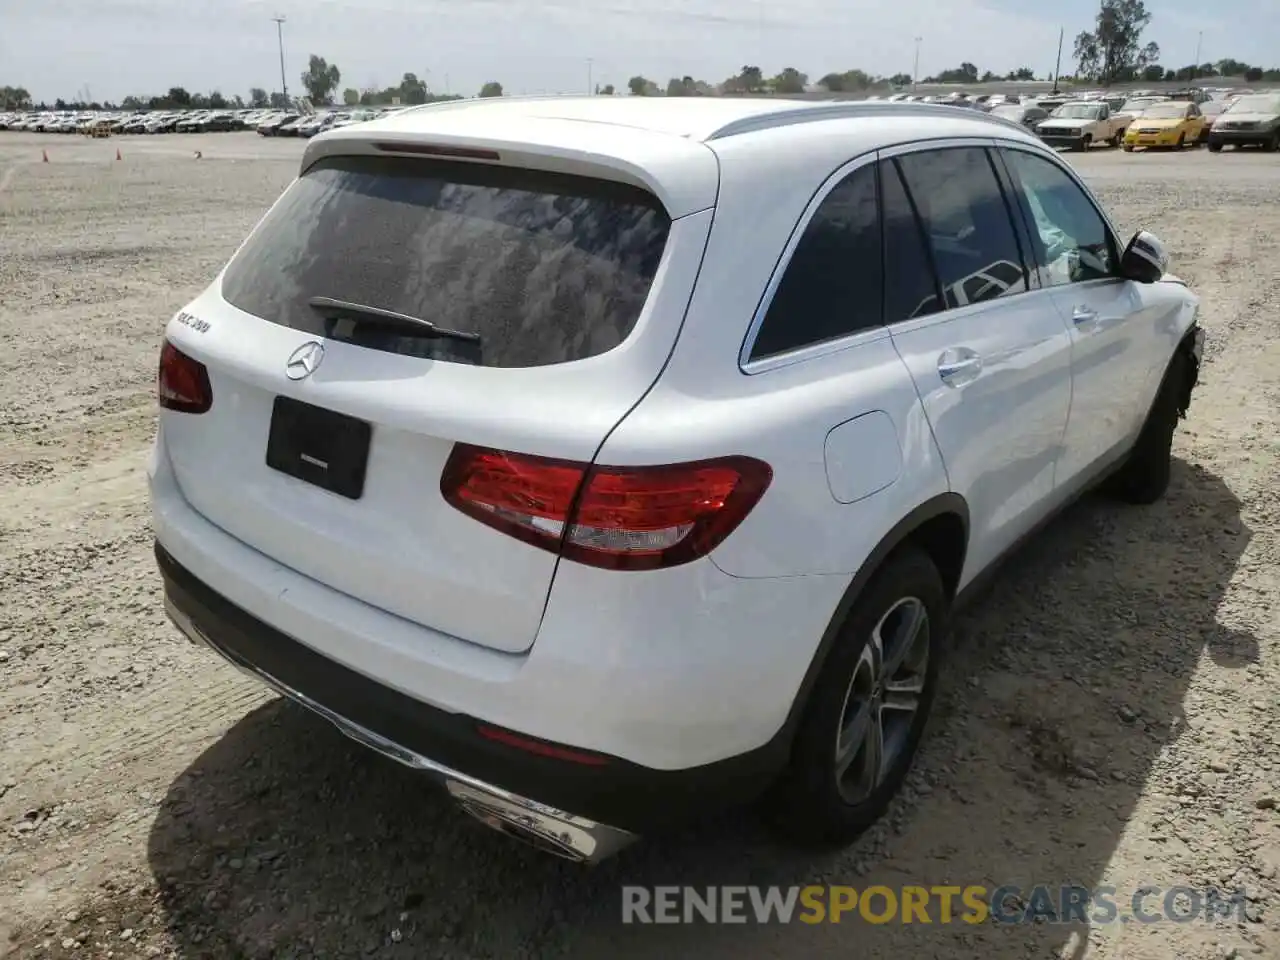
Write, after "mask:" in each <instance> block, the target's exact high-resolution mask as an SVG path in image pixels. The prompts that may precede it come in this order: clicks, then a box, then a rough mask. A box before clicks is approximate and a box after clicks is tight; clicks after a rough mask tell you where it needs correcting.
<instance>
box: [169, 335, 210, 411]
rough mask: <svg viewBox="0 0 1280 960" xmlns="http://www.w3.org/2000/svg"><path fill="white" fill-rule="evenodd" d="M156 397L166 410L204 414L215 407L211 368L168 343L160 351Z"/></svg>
mask: <svg viewBox="0 0 1280 960" xmlns="http://www.w3.org/2000/svg"><path fill="white" fill-rule="evenodd" d="M156 397H157V399H158V400H159V401H160V408H161V409H162V410H176V411H177V412H178V413H204V412H205V411H207V410H208V409H209V408H210V407H211V406H213V388H212V387H211V386H210V385H209V370H208V368H207V367H205V365H204V364H203V363H201V362H200V361H199V360H196V359H194V358H192V357H189V356H187V355H186V354H185V353H183V352H182V351H181V350H179V349H178V348H177V347H175V346H174V345H173V344H172V343H170V342H169V341H168V340H166V341H165V342H164V346H163V347H161V348H160V372H159V373H158V374H157V375H156Z"/></svg>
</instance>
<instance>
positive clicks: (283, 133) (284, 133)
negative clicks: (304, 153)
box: [276, 117, 311, 137]
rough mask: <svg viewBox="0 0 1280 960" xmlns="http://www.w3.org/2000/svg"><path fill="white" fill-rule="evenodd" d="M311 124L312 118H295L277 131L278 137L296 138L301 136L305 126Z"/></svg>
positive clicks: (283, 124)
mask: <svg viewBox="0 0 1280 960" xmlns="http://www.w3.org/2000/svg"><path fill="white" fill-rule="evenodd" d="M310 122H311V118H310V117H295V118H294V119H293V120H290V121H289V122H288V123H282V124H281V125H280V127H279V128H278V129H277V130H276V136H277V137H296V136H300V131H301V129H302V127H303V126H305V125H306V124H308V123H310Z"/></svg>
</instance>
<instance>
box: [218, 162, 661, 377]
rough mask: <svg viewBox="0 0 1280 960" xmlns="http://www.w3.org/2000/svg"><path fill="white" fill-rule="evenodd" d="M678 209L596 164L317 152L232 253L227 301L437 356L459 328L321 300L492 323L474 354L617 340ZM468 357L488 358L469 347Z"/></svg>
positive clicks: (524, 357) (541, 361)
mask: <svg viewBox="0 0 1280 960" xmlns="http://www.w3.org/2000/svg"><path fill="white" fill-rule="evenodd" d="M670 227H671V221H670V218H669V217H668V216H667V214H666V212H665V210H664V209H663V208H662V206H661V204H660V203H659V201H658V200H657V199H656V198H655V197H653V196H652V195H651V194H649V193H647V192H645V191H643V190H641V189H639V188H633V187H631V186H628V185H625V184H618V183H612V182H609V181H604V180H596V179H590V178H585V177H576V176H568V175H561V174H548V173H541V172H537V171H528V170H516V169H512V168H508V167H488V166H481V165H479V164H472V163H456V162H447V161H438V160H425V159H418V158H405V157H367V156H359V157H335V158H329V159H325V160H322V161H320V162H319V163H318V164H316V165H315V166H314V167H312V168H311V169H310V170H308V171H307V172H306V173H305V174H304V175H303V176H302V177H300V178H299V179H298V180H296V181H295V182H294V183H293V185H292V186H290V188H289V189H288V190H287V191H286V192H285V194H284V196H283V197H282V198H281V199H280V201H279V202H278V203H277V204H276V205H275V207H273V208H272V210H271V212H270V213H269V214H268V215H267V217H266V218H265V219H264V220H263V222H262V223H261V224H260V225H259V227H258V228H257V229H256V230H255V231H254V233H253V234H252V236H250V238H249V240H248V241H247V242H246V243H245V245H244V246H243V247H242V248H241V250H240V252H239V253H238V254H237V255H236V256H235V258H234V259H233V260H232V262H231V263H230V264H229V265H228V267H227V270H226V272H225V274H224V276H223V281H222V295H223V297H224V299H226V300H227V302H228V303H230V304H232V305H233V306H235V307H238V308H239V309H241V310H244V311H246V312H248V313H252V314H254V315H256V316H258V317H261V318H262V319H264V320H268V321H270V322H272V323H279V324H282V325H284V326H287V327H292V328H294V329H297V330H301V331H304V332H306V333H308V334H312V335H316V336H326V337H334V338H338V339H345V340H349V341H351V342H354V343H357V344H359V345H361V346H366V347H371V348H374V349H380V350H387V351H390V352H394V353H403V354H409V355H412V356H420V357H428V358H433V359H444V360H450V359H455V360H456V359H460V355H459V354H458V353H457V351H456V348H457V345H458V344H457V341H456V340H452V339H447V338H439V337H426V336H422V335H419V334H412V333H406V332H405V331H404V329H403V327H392V326H388V325H385V324H377V323H370V322H367V321H360V320H354V321H353V320H352V319H351V318H350V317H347V318H341V319H335V318H333V317H332V316H328V317H326V316H324V315H322V313H321V312H318V311H317V310H316V309H314V308H313V307H311V306H309V305H308V301H310V300H311V299H312V298H313V297H327V298H331V299H333V300H340V301H344V302H347V303H355V304H361V305H363V306H368V307H373V308H376V309H379V310H385V311H392V312H394V313H399V314H406V315H408V316H411V317H417V318H419V319H423V320H429V321H430V322H431V323H433V324H435V325H437V326H439V327H445V328H449V329H452V330H457V331H463V332H466V333H473V334H477V335H478V336H479V337H480V349H479V351H478V353H479V356H478V362H479V363H481V364H482V365H484V366H491V367H536V366H545V365H549V364H555V363H564V362H567V361H572V360H581V359H585V358H587V357H592V356H596V355H598V354H602V353H605V352H607V351H609V350H611V349H613V348H614V347H616V346H617V345H618V344H620V343H621V342H622V341H623V340H625V339H626V338H627V336H628V334H630V332H631V330H632V329H633V328H634V327H635V325H636V321H637V320H638V319H639V317H640V313H641V311H642V309H643V308H644V304H645V301H646V300H647V298H648V295H649V289H650V286H651V285H652V283H653V278H654V274H655V273H656V271H657V269H658V263H659V261H660V260H661V258H662V253H663V250H664V249H665V247H666V242H667V236H668V233H669V231H670ZM466 357H467V362H472V363H474V362H477V357H476V355H475V353H473V352H471V351H468V352H467V353H466Z"/></svg>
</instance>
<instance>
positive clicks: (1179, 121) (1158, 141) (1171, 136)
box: [1124, 100, 1205, 153]
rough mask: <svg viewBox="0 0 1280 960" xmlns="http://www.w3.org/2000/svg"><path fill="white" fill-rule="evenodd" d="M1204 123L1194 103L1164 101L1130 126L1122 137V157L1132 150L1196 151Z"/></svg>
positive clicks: (1144, 112)
mask: <svg viewBox="0 0 1280 960" xmlns="http://www.w3.org/2000/svg"><path fill="white" fill-rule="evenodd" d="M1204 128H1205V120H1204V116H1203V114H1201V113H1200V108H1199V107H1198V106H1196V103H1195V101H1194V100H1167V101H1165V102H1164V103H1153V104H1151V106H1149V107H1147V109H1145V110H1143V111H1142V114H1141V116H1139V117H1138V119H1136V120H1134V121H1133V122H1132V123H1131V124H1129V129H1128V130H1127V131H1126V132H1125V135H1124V150H1125V153H1132V152H1133V149H1134V148H1135V147H1144V148H1148V149H1149V148H1152V147H1168V148H1171V149H1174V150H1180V149H1182V148H1183V147H1185V146H1188V145H1190V146H1193V147H1198V146H1199V145H1200V135H1201V133H1202V132H1203V131H1204Z"/></svg>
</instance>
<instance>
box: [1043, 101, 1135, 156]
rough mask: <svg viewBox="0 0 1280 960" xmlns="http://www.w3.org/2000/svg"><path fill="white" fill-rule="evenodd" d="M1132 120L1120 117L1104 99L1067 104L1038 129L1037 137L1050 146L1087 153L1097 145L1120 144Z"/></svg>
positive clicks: (1059, 108)
mask: <svg viewBox="0 0 1280 960" xmlns="http://www.w3.org/2000/svg"><path fill="white" fill-rule="evenodd" d="M1129 123H1130V118H1128V117H1118V116H1116V115H1115V114H1113V113H1112V112H1111V107H1110V106H1109V105H1108V104H1107V103H1105V102H1103V101H1101V100H1073V101H1071V102H1069V103H1064V104H1063V105H1062V106H1060V107H1058V109H1056V110H1054V111H1053V113H1051V114H1049V118H1048V119H1047V120H1043V121H1041V122H1040V124H1039V125H1038V126H1037V127H1036V134H1037V135H1038V136H1039V137H1040V139H1041V140H1043V141H1044V142H1045V143H1047V144H1048V145H1049V146H1051V147H1070V148H1071V149H1072V150H1088V149H1089V147H1091V146H1093V144H1095V143H1109V144H1111V146H1113V147H1118V146H1119V145H1120V141H1121V139H1122V138H1123V137H1124V132H1125V128H1126V127H1128V126H1129Z"/></svg>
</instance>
